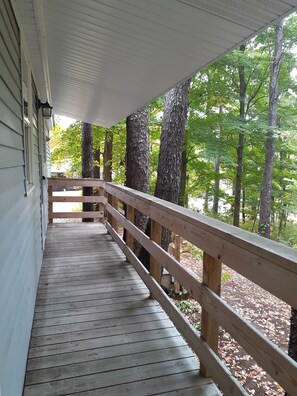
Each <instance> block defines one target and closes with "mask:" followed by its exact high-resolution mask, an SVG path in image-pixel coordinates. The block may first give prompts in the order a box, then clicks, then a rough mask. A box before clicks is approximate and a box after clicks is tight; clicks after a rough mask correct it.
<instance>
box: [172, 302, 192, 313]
mask: <svg viewBox="0 0 297 396" xmlns="http://www.w3.org/2000/svg"><path fill="white" fill-rule="evenodd" d="M176 306H177V307H178V308H179V309H180V310H181V312H183V313H194V312H196V311H197V308H196V305H195V304H194V303H192V302H189V301H187V300H181V301H179V302H178V303H177V304H176Z"/></svg>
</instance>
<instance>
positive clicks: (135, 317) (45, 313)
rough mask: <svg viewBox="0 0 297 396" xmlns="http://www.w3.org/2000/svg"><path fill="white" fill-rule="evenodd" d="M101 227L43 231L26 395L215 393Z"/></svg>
mask: <svg viewBox="0 0 297 396" xmlns="http://www.w3.org/2000/svg"><path fill="white" fill-rule="evenodd" d="M198 367H199V363H198V361H197V359H196V357H194V356H193V353H192V352H191V350H190V349H189V348H188V347H187V345H186V344H185V342H184V340H183V338H182V337H181V336H180V335H179V333H178V332H177V330H176V329H175V328H174V326H173V324H172V322H171V321H170V320H169V319H168V317H167V316H166V314H165V313H164V312H163V310H162V309H161V308H160V306H159V305H158V303H157V302H156V301H154V300H151V299H149V293H148V290H147V289H146V287H145V285H144V284H143V282H142V281H141V279H140V278H139V277H138V275H137V274H136V272H135V271H134V269H133V268H132V266H131V265H130V264H128V263H126V262H125V258H124V256H123V254H122V253H121V251H120V249H119V248H118V246H117V245H116V244H115V242H113V241H112V240H111V238H110V236H109V235H107V233H106V229H105V228H104V227H103V225H101V224H98V223H95V224H94V223H65V224H54V225H52V226H50V227H49V232H48V236H47V242H46V249H45V255H44V263H43V267H42V272H41V278H40V284H39V290H38V295H37V301H36V310H35V318H34V324H33V329H32V338H31V344H30V350H29V356H28V364H27V372H26V381H25V388H24V396H29V395H30V396H35V395H38V396H40V395H42V396H45V395H51V396H53V395H55V396H57V395H72V394H76V395H104V396H112V395H114V396H118V395H130V396H131V395H132V396H141V395H159V394H162V395H181V396H182V395H189V396H191V395H196V396H197V395H208V396H213V395H219V394H220V393H219V392H218V390H217V388H216V387H215V386H214V385H213V384H212V383H211V381H210V380H209V379H205V378H202V377H200V376H199V374H198Z"/></svg>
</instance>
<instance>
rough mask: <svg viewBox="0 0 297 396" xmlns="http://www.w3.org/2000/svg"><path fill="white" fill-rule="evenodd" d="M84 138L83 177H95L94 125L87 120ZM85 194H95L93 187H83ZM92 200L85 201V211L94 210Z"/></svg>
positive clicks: (83, 125) (84, 123) (88, 220)
mask: <svg viewBox="0 0 297 396" xmlns="http://www.w3.org/2000/svg"><path fill="white" fill-rule="evenodd" d="M81 130H82V140H81V153H82V157H81V158H82V177H83V178H90V177H93V147H92V126H91V124H88V123H87V122H83V123H82V129H81ZM83 195H93V188H92V187H83ZM93 206H94V205H93V203H92V202H84V203H83V211H84V212H92V211H93V209H94V208H93ZM82 221H83V222H92V221H93V219H82Z"/></svg>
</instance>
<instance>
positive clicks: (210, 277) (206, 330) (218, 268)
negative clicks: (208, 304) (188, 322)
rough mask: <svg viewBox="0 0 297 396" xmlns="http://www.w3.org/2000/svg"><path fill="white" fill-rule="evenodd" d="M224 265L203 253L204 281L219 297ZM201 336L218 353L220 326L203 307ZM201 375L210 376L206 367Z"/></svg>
mask: <svg viewBox="0 0 297 396" xmlns="http://www.w3.org/2000/svg"><path fill="white" fill-rule="evenodd" d="M221 278H222V263H221V262H220V261H218V260H216V259H215V258H213V257H211V256H209V255H208V254H207V253H205V252H204V253H203V281H202V283H203V284H204V285H205V286H207V287H209V288H210V289H211V290H212V291H213V292H215V293H216V294H217V295H220V294H221ZM201 336H202V338H203V339H204V340H205V341H206V342H207V343H208V345H209V346H210V347H211V349H212V350H213V351H214V352H215V353H218V343H219V325H218V322H217V321H216V320H215V319H213V317H212V316H211V315H209V313H208V312H207V311H206V310H205V309H204V308H203V307H202V313H201ZM200 371H201V374H202V375H204V376H205V377H208V376H209V373H208V371H207V369H206V367H205V366H204V365H203V364H201V367H200Z"/></svg>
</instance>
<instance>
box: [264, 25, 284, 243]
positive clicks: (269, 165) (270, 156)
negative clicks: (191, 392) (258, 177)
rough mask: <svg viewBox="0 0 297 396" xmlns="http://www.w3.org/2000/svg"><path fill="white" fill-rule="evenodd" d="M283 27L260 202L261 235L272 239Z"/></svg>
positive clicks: (277, 36)
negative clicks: (274, 167) (271, 220)
mask: <svg viewBox="0 0 297 396" xmlns="http://www.w3.org/2000/svg"><path fill="white" fill-rule="evenodd" d="M282 47H283V25H282V22H280V23H279V24H278V25H276V28H275V47H274V58H273V61H272V63H271V68H270V84H269V115H268V125H269V126H270V127H271V128H270V130H269V131H268V133H267V140H266V151H265V165H264V177H263V184H262V193H261V201H260V218H259V228H258V233H259V235H262V236H265V237H266V238H270V216H271V192H272V174H273V165H274V154H275V153H274V151H275V150H274V129H275V128H276V126H277V108H278V75H279V70H280V64H281V59H282V55H283V48H282Z"/></svg>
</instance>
